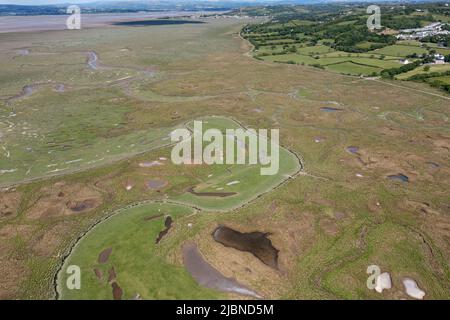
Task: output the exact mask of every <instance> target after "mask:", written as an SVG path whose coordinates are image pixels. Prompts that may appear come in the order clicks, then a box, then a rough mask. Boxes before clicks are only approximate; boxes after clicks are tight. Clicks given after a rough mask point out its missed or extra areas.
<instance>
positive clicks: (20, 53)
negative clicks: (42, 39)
mask: <svg viewBox="0 0 450 320" xmlns="http://www.w3.org/2000/svg"><path fill="white" fill-rule="evenodd" d="M16 54H17V57H23V56H28V55H29V54H30V50H29V49H18V50H17V51H16ZM15 57H16V56H15ZM15 57H14V58H15Z"/></svg>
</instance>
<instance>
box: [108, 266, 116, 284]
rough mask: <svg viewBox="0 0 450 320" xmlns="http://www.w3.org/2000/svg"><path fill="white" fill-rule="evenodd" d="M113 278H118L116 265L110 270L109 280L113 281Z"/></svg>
mask: <svg viewBox="0 0 450 320" xmlns="http://www.w3.org/2000/svg"><path fill="white" fill-rule="evenodd" d="M113 280H116V270H115V269H114V267H111V268H110V269H109V270H108V282H111V281H113Z"/></svg>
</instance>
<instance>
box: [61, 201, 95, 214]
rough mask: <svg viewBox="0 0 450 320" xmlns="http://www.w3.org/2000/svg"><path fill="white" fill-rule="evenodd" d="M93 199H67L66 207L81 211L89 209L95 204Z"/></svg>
mask: <svg viewBox="0 0 450 320" xmlns="http://www.w3.org/2000/svg"><path fill="white" fill-rule="evenodd" d="M95 203H96V202H95V200H94V199H87V200H83V201H69V202H68V203H67V207H68V208H69V209H70V210H72V211H74V212H81V211H84V210H87V209H91V208H93V207H94V206H95Z"/></svg>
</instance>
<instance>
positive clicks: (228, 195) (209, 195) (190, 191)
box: [187, 187, 237, 198]
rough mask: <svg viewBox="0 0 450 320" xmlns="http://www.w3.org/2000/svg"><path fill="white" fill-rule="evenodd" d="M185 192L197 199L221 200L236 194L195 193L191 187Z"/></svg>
mask: <svg viewBox="0 0 450 320" xmlns="http://www.w3.org/2000/svg"><path fill="white" fill-rule="evenodd" d="M187 192H189V193H191V194H193V195H195V196H198V197H221V198H225V197H230V196H234V195H236V194H237V192H195V191H194V188H193V187H191V188H189V189H188V190H187Z"/></svg>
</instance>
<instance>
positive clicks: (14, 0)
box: [0, 0, 277, 5]
mask: <svg viewBox="0 0 450 320" xmlns="http://www.w3.org/2000/svg"><path fill="white" fill-rule="evenodd" d="M107 1H109V2H111V1H113V2H118V1H119V2H122V1H129V2H133V1H136V0H0V4H28V5H40V4H58V3H89V2H107ZM138 1H145V2H149V3H151V2H159V1H158V0H138ZM163 1H164V2H167V1H171V2H177V0H163ZM207 1H210V2H215V1H217V0H201V2H207ZM222 1H230V2H233V1H234V2H236V1H237V0H222ZM276 1H277V0H271V1H267V2H276ZM179 2H187V1H186V0H182V1H179ZM190 2H195V0H191V1H190ZM241 2H264V0H243V1H241Z"/></svg>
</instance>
